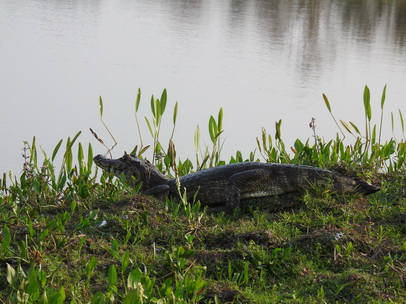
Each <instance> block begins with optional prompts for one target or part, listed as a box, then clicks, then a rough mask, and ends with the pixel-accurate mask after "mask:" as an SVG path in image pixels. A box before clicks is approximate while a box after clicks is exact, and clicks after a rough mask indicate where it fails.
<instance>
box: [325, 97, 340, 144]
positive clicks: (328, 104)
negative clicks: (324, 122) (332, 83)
mask: <svg viewBox="0 0 406 304" xmlns="http://www.w3.org/2000/svg"><path fill="white" fill-rule="evenodd" d="M323 99H324V103H325V105H326V107H327V109H328V111H329V112H330V115H331V117H332V118H333V120H334V122H335V124H336V126H337V127H338V129H339V130H340V132H341V134H342V135H343V137H344V138H345V134H344V132H343V130H342V129H341V127H340V125H339V124H338V122H337V120H336V118H335V117H334V115H333V112H332V111H331V106H330V102H329V101H328V98H327V96H326V94H323Z"/></svg>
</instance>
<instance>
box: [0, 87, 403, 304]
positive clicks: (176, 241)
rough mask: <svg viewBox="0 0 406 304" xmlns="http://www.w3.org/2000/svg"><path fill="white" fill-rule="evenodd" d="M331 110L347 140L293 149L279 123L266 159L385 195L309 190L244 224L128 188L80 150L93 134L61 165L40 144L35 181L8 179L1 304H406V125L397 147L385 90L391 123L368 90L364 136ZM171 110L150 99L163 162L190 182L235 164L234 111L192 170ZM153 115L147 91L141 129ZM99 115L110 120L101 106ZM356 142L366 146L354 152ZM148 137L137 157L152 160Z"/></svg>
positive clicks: (251, 211)
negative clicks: (359, 180)
mask: <svg viewBox="0 0 406 304" xmlns="http://www.w3.org/2000/svg"><path fill="white" fill-rule="evenodd" d="M323 99H324V103H325V105H326V107H327V110H328V111H329V113H330V114H331V115H332V117H333V119H334V121H335V122H336V124H337V126H338V128H339V130H340V133H339V134H337V136H336V138H334V139H331V140H329V141H327V142H324V141H323V140H322V139H321V138H320V137H319V136H317V133H316V126H315V125H313V131H314V133H313V134H314V136H313V138H311V139H307V140H301V139H297V140H295V142H294V143H293V144H292V146H291V147H290V150H289V149H287V148H286V144H285V143H284V142H283V139H282V131H283V130H282V121H281V120H279V121H278V122H276V123H275V135H274V136H272V135H269V134H268V133H267V131H266V130H265V129H263V130H262V134H261V136H260V137H259V138H257V145H258V151H259V152H260V154H261V155H262V157H263V158H264V159H266V160H267V161H272V162H280V163H294V164H309V165H316V166H320V167H328V168H331V167H340V168H341V169H344V170H348V171H349V172H357V173H358V174H360V175H361V176H362V177H363V178H365V179H369V180H373V182H374V183H378V184H380V185H381V187H382V190H381V191H380V192H378V193H377V194H375V195H373V196H370V197H367V198H361V197H354V196H349V197H348V196H346V197H344V196H332V195H330V194H328V193H317V192H316V193H306V194H304V195H303V196H298V197H295V198H291V197H286V198H284V197H275V198H270V201H267V202H258V203H256V202H252V204H250V205H248V206H243V207H242V209H241V210H236V211H235V212H234V214H233V215H225V214H222V213H207V212H206V210H204V209H202V208H201V206H200V203H199V202H197V201H196V200H195V198H194V197H193V194H192V193H187V192H186V190H185V189H181V187H180V185H179V196H180V200H179V201H172V200H167V201H166V202H158V201H155V200H152V199H150V198H146V197H145V196H141V195H137V192H138V190H137V189H134V188H133V187H130V186H128V185H127V184H126V182H125V181H124V180H123V179H120V178H116V177H113V176H112V175H110V174H108V173H105V172H103V173H100V170H97V169H96V168H95V166H94V164H93V156H94V153H93V148H92V146H91V145H90V144H89V145H87V146H85V145H83V144H82V143H80V142H78V138H79V136H80V132H79V133H77V134H75V136H74V137H73V138H72V139H70V138H68V139H67V140H66V141H64V140H60V141H59V142H58V143H57V144H56V146H55V148H54V149H53V150H52V153H51V154H50V157H48V155H47V153H46V152H45V151H43V150H42V149H41V147H39V146H38V145H37V143H36V139H35V137H34V138H33V140H32V142H31V143H28V142H25V143H24V149H23V157H24V165H23V173H22V174H21V175H20V176H13V175H12V174H10V176H9V177H8V180H9V181H10V184H9V185H7V182H6V180H7V176H6V174H3V176H2V179H1V180H0V214H1V217H0V222H1V223H2V226H1V232H0V236H1V239H0V243H1V247H0V265H2V270H3V271H1V272H0V299H1V302H4V303H173V304H175V303H226V302H231V303H254V302H255V303H267V302H268V303H269V302H272V303H278V302H284V303H367V302H374V303H387V302H392V303H402V302H404V301H405V298H406V293H405V291H404V278H405V267H404V265H405V264H406V238H405V235H406V233H405V232H406V231H405V226H404V218H405V216H406V191H405V189H406V188H405V183H406V178H405V159H406V143H405V128H404V118H403V115H402V113H401V111H399V112H398V113H395V114H393V113H391V120H390V123H391V129H392V133H394V134H395V131H396V132H398V133H399V131H400V135H398V134H397V136H393V138H392V139H390V140H388V141H386V142H384V139H383V138H382V134H383V132H382V130H383V128H384V122H386V120H384V117H385V116H384V105H385V102H386V87H385V88H384V90H383V92H382V96H381V100H380V109H381V115H380V116H379V123H378V124H375V123H374V115H373V114H374V113H373V111H372V109H373V108H374V107H373V98H372V95H371V93H370V91H369V89H368V87H365V88H364V94H363V101H364V113H362V114H363V115H364V116H365V131H362V132H361V131H360V130H364V128H359V127H358V126H357V125H356V124H355V123H353V122H345V121H344V120H336V119H335V118H334V115H333V111H332V107H331V104H330V102H329V100H328V99H327V96H326V95H323ZM167 101H168V97H167V92H166V90H164V91H163V92H162V94H161V96H160V98H159V99H157V98H154V97H153V98H151V102H150V107H151V112H152V117H151V118H149V119H148V118H146V122H147V125H148V128H149V130H150V133H151V137H152V141H153V156H152V158H153V160H154V161H155V163H156V165H157V166H158V167H159V168H160V169H161V170H162V171H163V172H165V173H167V174H168V175H171V176H172V172H173V173H174V175H175V176H182V175H185V174H188V173H190V172H193V171H195V170H200V169H203V168H207V167H210V166H217V165H220V164H225V163H226V162H225V161H224V160H223V159H222V156H221V147H222V143H221V141H220V137H221V134H222V133H223V110H222V109H220V111H219V112H218V115H216V116H211V117H210V118H209V123H208V128H207V136H208V138H209V139H210V142H211V144H210V145H211V146H210V147H209V146H206V147H204V148H203V151H201V150H200V148H201V135H202V134H200V128H197V129H196V133H195V148H196V161H195V162H192V161H191V160H190V159H186V160H184V161H182V160H179V159H178V160H177V159H176V151H175V145H174V143H173V133H174V130H175V125H176V120H177V112H178V104H177V103H176V104H175V106H174V111H173V116H172V123H173V131H172V134H171V137H170V138H169V140H168V142H169V147H170V148H169V149H168V151H167V152H166V151H164V150H163V148H162V147H163V145H162V144H161V143H162V141H161V138H160V128H161V127H163V118H164V113H165V109H166V106H167ZM140 104H141V91H140V90H138V94H137V98H136V101H135V114H136V120H137V127H138V130H139V131H140V125H139V123H138V118H137V113H138V111H139V109H140V108H139V107H140ZM99 108H100V118H101V119H102V115H103V102H102V99H101V98H100V100H99ZM102 122H103V120H102ZM388 122H389V121H388ZM103 124H104V122H103ZM106 128H107V126H106ZM344 132H345V133H346V134H350V135H351V136H350V137H353V141H352V142H350V143H349V144H348V143H347V139H346V138H345V135H344V134H345V133H344ZM139 134H140V136H141V132H139ZM140 140H141V143H140V144H141V145H140V147H139V148H138V147H136V149H134V151H135V153H136V154H138V155H141V154H143V153H144V152H146V151H147V149H148V146H144V145H143V142H142V139H140ZM288 147H289V146H288ZM288 150H289V151H288ZM256 160H257V157H256V156H255V153H254V152H252V153H250V155H249V156H248V157H244V156H243V155H242V153H241V152H240V151H237V152H236V153H235V155H233V156H232V157H231V159H230V161H229V163H234V162H242V161H256ZM56 168H58V169H56ZM279 206H281V208H279ZM287 206H291V207H287Z"/></svg>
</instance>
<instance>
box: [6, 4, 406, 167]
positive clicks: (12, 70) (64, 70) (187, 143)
mask: <svg viewBox="0 0 406 304" xmlns="http://www.w3.org/2000/svg"><path fill="white" fill-rule="evenodd" d="M405 41H406V1H338V0H329V1H289V0H279V1H277V0H256V1H235V0H234V1H232V0H230V1H215V0H207V1H197V0H189V1H179V0H172V1H162V0H161V1H159V0H157V1H148V2H147V1H140V0H135V1H134V0H132V1H129V0H127V1H125V0H121V1H120V0H109V1H107V0H105V1H103V0H92V1H79V0H69V1H51V0H47V1H45V0H21V1H12V0H2V1H1V2H0V42H1V45H2V46H1V48H0V67H1V69H0V84H1V85H0V105H1V108H0V136H1V137H0V138H1V140H2V144H1V147H0V156H1V157H0V172H4V171H7V170H9V169H13V170H14V171H15V172H19V171H20V168H21V163H22V162H23V159H22V157H21V152H22V147H23V141H24V140H31V138H32V137H33V136H36V137H37V142H38V143H39V144H41V145H42V146H43V147H44V149H45V150H46V151H48V153H51V150H52V148H53V147H54V146H55V145H56V143H57V142H58V141H59V139H61V138H66V137H68V136H74V135H75V134H76V132H78V131H79V130H81V131H83V132H82V135H81V137H80V140H81V141H82V142H84V143H86V142H91V143H92V144H93V148H94V150H95V152H96V153H105V148H104V147H103V146H101V145H100V144H98V143H97V142H96V140H95V139H94V138H93V137H92V136H91V134H90V132H89V131H88V129H89V127H91V128H92V129H94V130H96V131H97V133H98V134H99V136H100V137H102V138H103V139H104V140H105V141H106V142H107V143H108V144H109V142H111V141H110V140H109V137H108V135H107V132H106V131H105V130H104V129H103V126H102V124H101V123H100V121H99V116H98V115H99V111H98V98H99V95H101V96H102V97H103V100H104V106H105V108H104V119H105V121H106V123H107V124H108V126H109V127H110V130H111V131H112V133H113V135H114V136H115V138H116V140H117V141H118V145H117V147H116V148H115V149H114V156H115V157H118V156H120V155H121V154H122V153H123V151H124V150H126V151H130V150H131V149H132V147H133V146H134V145H135V144H139V137H138V132H137V129H136V125H135V119H134V110H133V109H134V100H135V97H136V92H137V89H138V88H141V89H142V93H143V98H142V104H141V109H140V113H139V115H140V117H143V116H144V115H148V116H149V115H150V114H149V113H150V111H149V99H150V96H151V95H152V94H155V95H157V96H159V95H160V94H161V92H162V90H163V88H167V90H168V94H169V103H168V108H167V111H168V115H167V117H166V120H165V121H164V124H163V128H162V140H163V142H166V141H167V139H168V137H169V136H170V132H171V131H172V125H171V122H172V107H173V106H174V103H175V101H179V115H178V123H177V129H176V132H175V138H174V141H175V143H176V145H177V151H178V155H180V156H181V157H182V158H186V157H193V155H194V145H193V134H194V131H195V127H196V125H200V129H201V131H202V133H203V134H204V136H203V140H204V141H205V142H206V143H209V140H208V136H207V131H206V130H207V122H208V119H209V117H210V115H217V112H218V110H219V108H220V107H223V110H224V129H225V132H224V136H223V139H225V140H226V141H225V145H224V149H223V153H224V154H223V155H224V158H226V159H228V158H229V155H231V154H233V153H234V152H235V151H236V150H242V151H243V152H244V153H245V154H246V153H248V152H250V151H252V150H254V149H255V147H256V141H255V137H257V136H260V133H261V128H262V127H264V128H266V129H267V130H268V131H269V132H270V133H272V134H273V133H274V124H275V121H277V120H279V119H282V121H283V124H282V132H283V133H282V136H283V138H284V139H285V141H286V144H287V145H290V144H291V143H293V140H294V139H295V138H300V139H302V140H305V139H306V138H308V137H311V135H312V131H311V129H310V128H309V127H308V124H309V122H310V120H311V118H312V117H315V118H316V123H317V132H318V134H319V135H321V136H323V137H326V138H327V139H330V138H332V136H334V134H335V133H336V132H337V128H336V127H335V125H334V122H333V120H332V119H331V118H330V116H329V113H328V111H327V110H326V108H325V106H324V103H323V100H322V98H321V94H322V93H326V94H327V96H328V97H329V98H330V102H331V104H332V107H333V110H334V112H335V114H336V116H337V117H338V118H342V119H345V120H351V121H354V122H356V123H358V124H362V121H363V112H362V111H363V108H362V91H363V87H364V85H366V84H367V85H368V86H369V87H370V89H371V93H372V98H373V102H374V104H375V106H374V110H375V114H376V119H377V120H376V121H378V114H379V113H378V109H379V102H380V95H381V91H382V89H383V87H384V85H385V84H387V85H388V94H387V99H388V101H387V116H386V117H385V119H386V121H387V122H388V128H389V126H390V123H389V112H390V111H397V109H401V110H402V111H403V113H405V112H406V111H405V110H406V107H405V105H406V102H405V101H406V88H405V86H404V81H405V76H406V51H405ZM142 128H143V133H144V144H148V143H150V138H149V137H148V132H147V128H146V125H145V124H143V126H142ZM398 129H400V128H398ZM386 136H387V137H388V138H389V137H390V136H392V135H391V133H390V130H388V132H387V133H386Z"/></svg>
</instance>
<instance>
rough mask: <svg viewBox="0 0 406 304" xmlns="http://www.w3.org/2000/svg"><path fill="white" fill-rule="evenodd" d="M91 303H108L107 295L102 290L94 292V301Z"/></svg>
mask: <svg viewBox="0 0 406 304" xmlns="http://www.w3.org/2000/svg"><path fill="white" fill-rule="evenodd" d="M90 303H91V304H105V303H106V297H105V296H104V294H103V293H102V292H101V291H98V292H96V293H95V294H94V296H93V298H92V301H91V302H90Z"/></svg>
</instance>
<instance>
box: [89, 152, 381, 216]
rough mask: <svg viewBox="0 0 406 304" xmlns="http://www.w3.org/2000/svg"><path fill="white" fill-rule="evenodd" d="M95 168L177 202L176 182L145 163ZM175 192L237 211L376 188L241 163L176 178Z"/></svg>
mask: <svg viewBox="0 0 406 304" xmlns="http://www.w3.org/2000/svg"><path fill="white" fill-rule="evenodd" d="M94 162H95V163H96V165H97V166H99V167H100V168H102V169H104V170H106V171H110V172H113V173H114V174H115V175H117V176H121V175H122V174H124V176H125V177H126V179H127V181H128V182H129V183H131V184H134V185H135V184H139V183H142V185H141V192H142V193H144V194H147V195H152V196H155V197H157V198H159V199H164V198H165V197H172V198H179V191H178V186H177V180H176V179H169V178H168V177H166V176H165V175H163V174H162V173H161V172H160V171H159V170H158V169H157V168H156V167H154V166H153V165H152V164H151V163H149V162H148V161H146V160H143V159H140V158H137V157H134V156H130V155H128V154H126V153H125V154H124V156H123V157H121V158H119V159H108V158H105V157H103V156H102V155H97V156H96V157H94ZM179 182H180V189H182V191H183V189H186V191H187V192H186V193H187V195H188V196H189V197H192V196H194V195H196V199H197V200H200V202H201V204H202V205H204V206H212V207H216V206H222V205H223V206H224V205H225V207H226V209H227V210H228V211H231V210H233V209H234V208H238V207H239V205H240V201H241V200H244V199H249V198H260V197H269V196H275V195H280V194H285V193H291V192H299V191H304V190H306V189H312V188H313V187H316V188H317V187H328V188H330V189H331V191H332V192H336V193H341V194H346V193H360V194H363V195H368V194H371V193H374V192H376V191H378V190H379V188H378V187H376V186H374V185H371V184H369V183H367V182H366V181H363V180H360V179H354V178H351V177H348V176H344V175H341V174H338V173H334V172H332V171H329V170H324V169H320V168H316V167H310V166H301V165H287V164H274V163H260V162H243V163H235V164H229V165H224V166H218V167H214V168H210V169H206V170H202V171H198V172H195V173H191V174H188V175H185V176H182V177H180V178H179Z"/></svg>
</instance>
